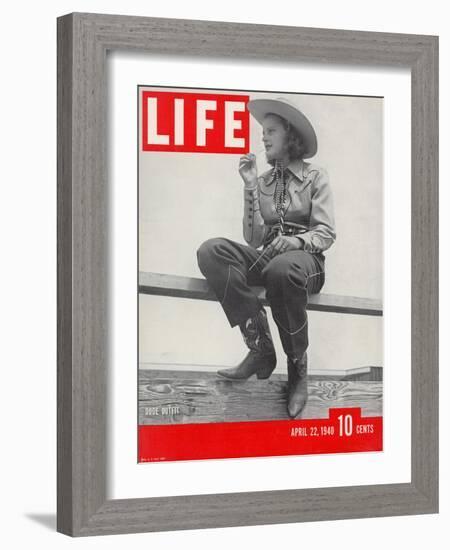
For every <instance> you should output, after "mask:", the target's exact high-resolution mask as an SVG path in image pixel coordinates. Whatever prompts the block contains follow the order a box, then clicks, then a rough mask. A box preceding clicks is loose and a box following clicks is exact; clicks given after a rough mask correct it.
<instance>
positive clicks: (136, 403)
mask: <svg viewBox="0 0 450 550" xmlns="http://www.w3.org/2000/svg"><path fill="white" fill-rule="evenodd" d="M437 46H438V42H437V38H436V37H432V36H415V35H400V34H398V35H396V34H385V33H365V32H353V31H352V32H350V31H343V30H324V29H305V28H297V27H272V26H266V25H247V24H231V23H214V22H207V21H186V20H176V19H153V18H140V17H123V16H109V15H94V14H71V15H67V16H64V17H62V18H60V19H59V20H58V85H59V89H58V121H59V122H58V308H59V309H58V311H59V319H58V530H59V531H61V532H64V533H67V534H70V535H72V536H83V535H93V534H111V533H125V532H139V531H157V530H175V529H189V528H201V527H220V526H233V525H257V524H267V523H287V522H297V521H315V520H322V519H339V518H357V517H370V516H379V515H399V514H418V513H433V512H437V503H438V491H437V480H438V467H437V428H438V417H437V411H438V409H437V383H438V371H437V369H438V365H437V323H438V317H437V273H438V270H437V243H438V233H437V231H438V229H437V228H438V226H437V162H438V156H437V135H438V125H437V94H438V89H437V82H438V77H437V55H438V54H437ZM330 471H332V472H333V476H332V477H331V476H330V474H329V472H330ZM325 472H328V473H326V474H325ZM262 473H263V474H264V475H261V474H262ZM169 512H170V513H169Z"/></svg>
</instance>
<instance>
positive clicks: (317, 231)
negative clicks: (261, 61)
mask: <svg viewBox="0 0 450 550" xmlns="http://www.w3.org/2000/svg"><path fill="white" fill-rule="evenodd" d="M248 110H249V111H250V113H251V114H252V115H253V117H254V118H255V119H256V120H257V121H258V122H259V123H260V124H261V125H262V129H263V143H264V147H265V151H266V158H267V162H268V163H269V164H270V165H271V166H272V168H271V169H270V170H268V171H267V172H265V173H263V174H262V175H261V176H260V177H258V174H257V169H256V162H255V155H253V154H248V155H245V156H243V157H241V159H240V163H239V173H240V175H241V177H242V179H243V181H244V217H243V235H244V239H245V241H246V242H247V243H248V245H243V244H240V243H238V242H235V241H232V240H229V239H225V238H213V239H209V240H207V241H205V242H204V243H203V244H202V245H201V246H200V248H199V249H198V252H197V258H198V265H199V268H200V270H201V272H202V273H203V275H204V276H205V277H206V279H207V281H208V283H209V285H210V287H211V288H212V289H213V290H214V292H215V293H216V295H217V298H218V300H219V301H220V303H221V306H222V308H223V310H224V311H225V314H226V316H227V318H228V321H229V323H230V325H231V326H232V327H234V326H236V325H238V326H239V328H240V330H241V333H242V336H243V338H244V341H245V343H246V345H247V347H248V348H249V352H248V353H247V355H246V357H245V358H244V359H243V361H242V362H241V363H240V364H239V365H238V366H236V367H233V368H230V369H224V370H220V371H218V374H220V375H221V376H224V377H226V378H229V379H246V378H249V377H250V376H252V375H253V374H255V375H256V376H257V377H258V378H268V377H269V376H270V375H271V374H272V372H273V370H274V369H275V366H276V355H275V349H274V345H273V342H272V337H271V334H270V329H269V325H268V322H267V317H266V312H265V310H264V307H263V305H262V303H261V301H260V300H259V298H258V297H257V296H256V294H255V293H254V292H253V290H252V288H251V286H253V285H263V286H264V287H265V289H266V297H267V300H268V302H269V304H270V307H271V310H272V316H273V319H274V321H275V323H276V325H277V327H278V331H279V334H280V338H281V343H282V345H283V350H284V352H285V353H286V356H287V367H288V402H287V410H288V414H289V416H290V417H292V418H294V417H296V416H297V415H299V414H300V413H301V411H302V409H303V408H304V406H305V404H306V401H307V397H308V391H307V354H306V349H307V347H308V321H307V313H306V305H307V301H308V294H310V293H317V292H319V291H320V290H321V288H322V286H323V284H324V282H325V257H324V255H323V252H324V251H325V250H327V249H328V248H329V247H330V246H331V245H332V244H333V242H334V241H335V238H336V233H335V223H334V213H333V204H332V195H331V189H330V185H329V182H328V175H327V173H326V172H325V170H323V169H322V168H320V167H318V166H315V165H313V164H310V163H308V162H305V160H304V159H306V158H310V157H312V156H314V155H315V154H316V152H317V139H316V134H315V131H314V129H313V127H312V125H311V123H310V122H309V120H308V119H307V118H306V117H305V115H304V114H303V113H302V112H301V111H300V109H298V108H297V107H296V106H295V105H294V104H293V103H291V102H290V101H287V100H286V99H282V98H279V99H255V100H252V101H249V103H248ZM260 247H262V249H260Z"/></svg>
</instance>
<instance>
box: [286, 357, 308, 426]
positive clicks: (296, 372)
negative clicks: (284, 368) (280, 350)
mask: <svg viewBox="0 0 450 550" xmlns="http://www.w3.org/2000/svg"><path fill="white" fill-rule="evenodd" d="M307 371H308V356H307V354H306V352H305V353H304V354H303V357H302V359H298V357H288V405H287V411H288V414H289V416H290V417H291V418H295V417H296V416H297V415H299V414H300V413H301V412H302V410H303V408H304V406H305V405H306V401H307V400H308V382H307Z"/></svg>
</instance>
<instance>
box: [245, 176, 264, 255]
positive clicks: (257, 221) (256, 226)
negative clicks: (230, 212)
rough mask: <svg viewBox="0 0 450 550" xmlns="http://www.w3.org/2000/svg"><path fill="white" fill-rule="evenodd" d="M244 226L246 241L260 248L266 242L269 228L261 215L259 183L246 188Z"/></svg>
mask: <svg viewBox="0 0 450 550" xmlns="http://www.w3.org/2000/svg"><path fill="white" fill-rule="evenodd" d="M242 226H243V234H244V239H245V241H246V242H247V243H248V244H249V245H250V246H252V247H253V248H259V247H260V246H261V245H262V244H263V242H264V238H265V236H266V234H267V229H268V228H267V226H266V225H265V223H264V219H263V217H262V215H261V209H260V205H259V188H258V185H255V186H254V187H251V188H244V217H243V220H242Z"/></svg>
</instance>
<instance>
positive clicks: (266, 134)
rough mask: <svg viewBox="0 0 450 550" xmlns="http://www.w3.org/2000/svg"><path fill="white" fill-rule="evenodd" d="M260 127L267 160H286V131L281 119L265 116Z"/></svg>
mask: <svg viewBox="0 0 450 550" xmlns="http://www.w3.org/2000/svg"><path fill="white" fill-rule="evenodd" d="M262 127H263V143H264V147H265V149H266V157H267V160H268V161H271V160H287V158H288V146H287V130H286V129H285V127H284V124H283V122H282V120H281V118H280V117H279V116H277V115H271V114H269V115H266V117H265V118H264V120H263V123H262Z"/></svg>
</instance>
